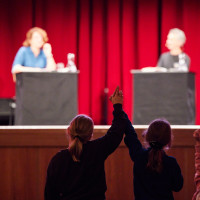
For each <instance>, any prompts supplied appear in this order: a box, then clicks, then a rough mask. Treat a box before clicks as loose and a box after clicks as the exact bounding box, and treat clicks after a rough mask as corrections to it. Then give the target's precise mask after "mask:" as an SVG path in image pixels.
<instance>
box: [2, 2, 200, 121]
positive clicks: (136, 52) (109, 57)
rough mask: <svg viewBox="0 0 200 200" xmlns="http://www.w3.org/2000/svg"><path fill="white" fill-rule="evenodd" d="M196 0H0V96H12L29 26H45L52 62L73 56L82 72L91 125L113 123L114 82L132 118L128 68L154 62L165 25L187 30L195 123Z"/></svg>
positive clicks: (199, 107) (82, 105) (199, 8)
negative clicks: (111, 99)
mask: <svg viewBox="0 0 200 200" xmlns="http://www.w3.org/2000/svg"><path fill="white" fill-rule="evenodd" d="M199 18H200V2H199V1H198V0H162V1H159V0H151V1H146V0H109V1H107V0H59V1H54V0H43V1H40V0H21V1H17V0H8V1H2V2H1V6H0V39H1V45H0V64H1V67H0V97H13V96H14V95H15V89H14V84H13V82H12V76H11V73H10V71H11V66H12V62H13V59H14V56H15V54H16V52H17V50H18V49H19V47H20V46H21V44H22V42H23V40H24V39H25V34H26V32H27V30H28V29H29V28H31V27H32V26H39V27H42V28H44V29H45V30H46V31H47V33H48V36H49V42H50V43H51V44H52V47H53V54H54V58H55V61H56V62H57V63H58V62H63V63H64V64H65V65H66V64H67V53H75V54H76V64H77V67H78V69H79V70H80V74H79V75H78V76H79V84H78V102H79V105H78V106H79V113H85V114H88V115H90V116H91V117H92V118H93V119H94V122H95V124H105V123H108V124H110V123H111V120H112V113H111V111H112V105H111V103H109V102H108V96H109V95H111V94H112V92H113V91H114V89H115V87H116V86H117V85H119V86H120V88H121V89H122V90H123V92H124V110H125V111H126V112H127V113H128V115H129V117H130V118H132V113H133V112H132V109H133V107H132V105H133V88H132V75H131V74H130V70H131V69H140V68H142V67H147V66H155V65H156V63H157V60H158V57H159V54H160V53H163V52H165V51H167V49H166V47H165V41H166V37H167V33H168V31H169V29H171V28H174V27H178V28H180V29H183V30H184V31H185V33H186V37H187V42H186V45H185V49H184V50H185V52H186V53H187V54H188V55H189V56H190V57H191V69H190V70H191V71H193V72H195V73H196V113H197V117H196V124H200V115H199V113H200V103H199V102H200V101H199V99H200V75H199V73H200V60H199V55H198V45H199V44H200V39H199V37H198V36H199V33H200V23H199V20H198V19H199Z"/></svg>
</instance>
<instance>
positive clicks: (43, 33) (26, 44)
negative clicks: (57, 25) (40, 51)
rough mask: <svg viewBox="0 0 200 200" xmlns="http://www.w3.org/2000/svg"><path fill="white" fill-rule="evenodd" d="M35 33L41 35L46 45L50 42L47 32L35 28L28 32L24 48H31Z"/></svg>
mask: <svg viewBox="0 0 200 200" xmlns="http://www.w3.org/2000/svg"><path fill="white" fill-rule="evenodd" d="M34 32H38V33H40V34H41V36H42V38H43V41H44V43H46V42H47V41H48V36H47V32H46V31H45V30H43V29H41V28H39V27H33V28H31V29H29V30H28V32H27V33H26V39H25V40H24V42H23V46H25V47H28V46H30V42H29V41H30V39H31V38H32V35H33V33H34Z"/></svg>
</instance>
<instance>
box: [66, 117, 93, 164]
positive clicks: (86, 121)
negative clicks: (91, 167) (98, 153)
mask: <svg viewBox="0 0 200 200" xmlns="http://www.w3.org/2000/svg"><path fill="white" fill-rule="evenodd" d="M93 129H94V122H93V120H92V119H91V118H90V117H88V116H87V115H77V116H76V117H75V118H74V119H73V120H72V121H71V123H70V126H69V128H68V131H69V132H68V133H69V135H70V137H71V140H72V141H71V142H70V144H69V151H70V153H71V155H72V159H73V160H74V161H75V162H79V161H80V156H81V153H82V148H83V144H84V143H86V142H87V141H89V140H90V139H91V137H92V134H93Z"/></svg>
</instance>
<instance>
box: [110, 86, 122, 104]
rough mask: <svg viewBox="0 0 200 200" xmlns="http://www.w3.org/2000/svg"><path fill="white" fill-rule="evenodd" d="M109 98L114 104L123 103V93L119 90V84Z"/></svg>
mask: <svg viewBox="0 0 200 200" xmlns="http://www.w3.org/2000/svg"><path fill="white" fill-rule="evenodd" d="M109 100H110V101H111V102H112V104H117V103H119V104H123V93H122V91H121V90H119V86H117V87H116V89H115V91H114V93H113V94H112V95H111V96H110V98H109Z"/></svg>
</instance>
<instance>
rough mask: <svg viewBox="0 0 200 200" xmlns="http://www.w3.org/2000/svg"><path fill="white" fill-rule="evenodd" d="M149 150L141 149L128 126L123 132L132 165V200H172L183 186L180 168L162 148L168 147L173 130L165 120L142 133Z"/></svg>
mask: <svg viewBox="0 0 200 200" xmlns="http://www.w3.org/2000/svg"><path fill="white" fill-rule="evenodd" d="M144 137H145V140H146V143H147V145H148V146H149V147H148V148H143V147H142V144H141V143H140V141H139V140H138V137H137V134H136V132H135V130H134V128H133V126H132V124H131V122H129V125H128V126H127V128H126V131H125V138H124V141H125V144H126V145H127V147H128V148H129V154H130V157H131V159H132V161H133V162H134V169H133V176H134V194H135V200H173V199H174V198H173V193H172V192H173V191H175V192H178V191H180V190H181V188H182V187H183V177H182V174H181V169H180V167H179V165H178V163H177V161H176V159H175V158H174V157H171V156H168V155H166V153H165V151H164V149H165V148H169V147H170V146H171V141H172V131H171V127H170V124H169V122H168V121H166V120H162V119H156V120H154V121H152V122H151V123H150V125H149V127H148V129H147V130H146V131H145V132H144Z"/></svg>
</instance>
